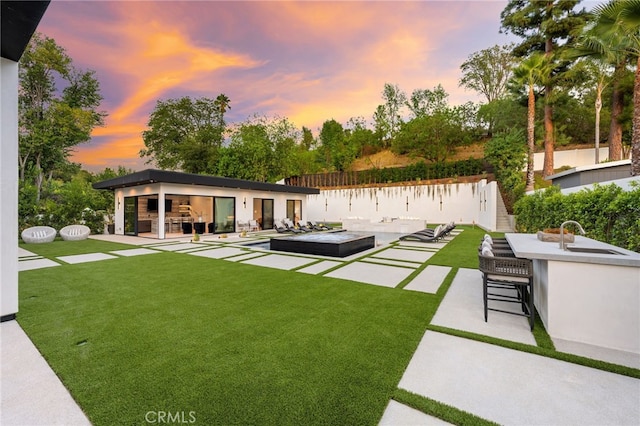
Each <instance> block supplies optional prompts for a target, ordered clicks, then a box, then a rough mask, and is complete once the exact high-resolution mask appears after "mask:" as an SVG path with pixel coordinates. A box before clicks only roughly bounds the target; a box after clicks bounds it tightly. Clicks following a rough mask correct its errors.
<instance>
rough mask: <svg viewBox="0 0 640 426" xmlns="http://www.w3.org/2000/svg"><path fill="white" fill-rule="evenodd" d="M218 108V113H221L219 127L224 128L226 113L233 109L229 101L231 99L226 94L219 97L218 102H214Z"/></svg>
mask: <svg viewBox="0 0 640 426" xmlns="http://www.w3.org/2000/svg"><path fill="white" fill-rule="evenodd" d="M214 103H215V105H216V107H217V108H218V112H219V113H220V115H219V117H218V120H219V125H220V127H221V128H224V125H225V123H224V113H225V112H227V110H228V109H231V107H230V106H229V104H230V103H231V100H230V99H229V97H228V96H227V95H225V94H224V93H220V94H219V95H218V96H217V97H216V100H215V101H214Z"/></svg>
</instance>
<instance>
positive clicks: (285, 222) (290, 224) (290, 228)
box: [282, 218, 307, 234]
mask: <svg viewBox="0 0 640 426" xmlns="http://www.w3.org/2000/svg"><path fill="white" fill-rule="evenodd" d="M282 224H283V225H284V227H285V228H287V230H288V231H289V232H293V233H294V234H300V233H302V232H307V231H303V230H302V229H300V228H298V227H296V225H294V223H293V222H292V221H291V219H289V218H285V219H282Z"/></svg>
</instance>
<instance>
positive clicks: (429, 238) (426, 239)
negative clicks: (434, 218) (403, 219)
mask: <svg viewBox="0 0 640 426" xmlns="http://www.w3.org/2000/svg"><path fill="white" fill-rule="evenodd" d="M443 232H444V227H443V226H442V225H438V226H437V227H436V229H434V231H433V234H432V235H429V234H427V233H420V232H414V233H413V234H409V235H403V236H402V237H400V240H403V241H406V240H414V241H419V242H421V243H435V242H438V241H439V240H441V239H443V238H444V233H443Z"/></svg>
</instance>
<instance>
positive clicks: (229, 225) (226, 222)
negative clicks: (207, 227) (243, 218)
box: [213, 197, 236, 234]
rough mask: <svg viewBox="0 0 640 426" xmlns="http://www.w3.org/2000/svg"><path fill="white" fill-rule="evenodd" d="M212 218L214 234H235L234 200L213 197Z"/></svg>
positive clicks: (232, 198)
mask: <svg viewBox="0 0 640 426" xmlns="http://www.w3.org/2000/svg"><path fill="white" fill-rule="evenodd" d="M213 216H214V220H213V223H214V230H213V232H214V233H216V234H222V233H226V232H235V230H236V226H235V223H236V199H235V198H234V197H214V199H213Z"/></svg>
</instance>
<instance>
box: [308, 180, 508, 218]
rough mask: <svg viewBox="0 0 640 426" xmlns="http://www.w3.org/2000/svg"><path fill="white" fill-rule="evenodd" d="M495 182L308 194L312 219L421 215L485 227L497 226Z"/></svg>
mask: <svg viewBox="0 0 640 426" xmlns="http://www.w3.org/2000/svg"><path fill="white" fill-rule="evenodd" d="M496 194H497V185H496V183H495V182H490V183H487V181H486V180H484V179H483V180H481V181H479V182H475V183H449V184H438V185H407V186H381V187H370V188H344V189H330V190H320V194H318V195H308V196H307V213H306V215H305V216H307V217H308V218H310V219H311V220H316V221H322V222H331V221H334V222H341V221H342V220H343V219H348V218H352V219H355V218H360V219H369V220H371V221H372V222H380V221H382V220H383V219H384V218H403V219H421V220H424V221H425V222H427V223H447V222H450V221H455V222H456V223H467V224H476V225H480V226H482V227H483V228H486V229H488V230H494V229H495V227H496Z"/></svg>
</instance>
